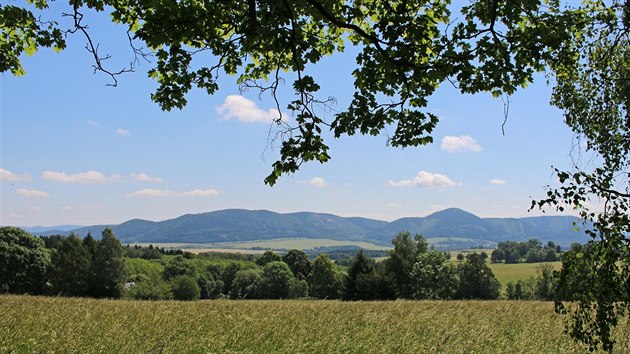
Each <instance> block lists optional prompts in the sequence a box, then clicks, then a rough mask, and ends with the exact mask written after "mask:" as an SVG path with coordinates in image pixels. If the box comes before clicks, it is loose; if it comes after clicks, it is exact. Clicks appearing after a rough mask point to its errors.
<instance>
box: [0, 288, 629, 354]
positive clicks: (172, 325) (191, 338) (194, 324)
mask: <svg viewBox="0 0 630 354" xmlns="http://www.w3.org/2000/svg"><path fill="white" fill-rule="evenodd" d="M628 329H629V327H628V325H627V324H623V325H622V326H621V327H620V328H619V329H618V331H617V333H616V338H617V340H618V341H619V343H618V344H617V348H619V349H623V348H630V333H629V330H628ZM626 350H627V349H626ZM0 352H3V353H4V352H17V353H23V352H112V353H113V352H115V353H152V352H165V353H182V352H186V353H200V352H227V353H229V352H243V353H269V352H285V353H337V352H344V353H576V352H584V348H583V347H580V346H579V345H577V344H575V343H574V342H572V341H571V339H570V338H568V336H566V335H565V334H563V323H562V318H561V317H558V316H556V315H555V314H554V313H553V311H552V304H551V303H544V302H510V301H493V302H480V301H451V302H441V301H423V302H412V301H395V302H355V303H344V302H338V301H287V300H284V301H283V300H280V301H226V300H219V301H200V302H192V303H190V302H189V303H185V302H174V301H161V302H141V301H113V300H93V299H68V298H45V297H29V296H1V297H0Z"/></svg>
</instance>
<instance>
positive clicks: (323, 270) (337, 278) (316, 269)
mask: <svg viewBox="0 0 630 354" xmlns="http://www.w3.org/2000/svg"><path fill="white" fill-rule="evenodd" d="M308 285H309V289H310V295H311V296H312V297H316V298H320V299H337V298H339V296H340V292H341V287H342V276H341V275H340V274H339V273H338V272H337V271H336V270H335V264H334V263H333V262H332V260H330V257H328V255H327V254H321V255H319V256H317V257H316V258H315V259H314V260H313V267H312V268H311V276H310V277H309V279H308Z"/></svg>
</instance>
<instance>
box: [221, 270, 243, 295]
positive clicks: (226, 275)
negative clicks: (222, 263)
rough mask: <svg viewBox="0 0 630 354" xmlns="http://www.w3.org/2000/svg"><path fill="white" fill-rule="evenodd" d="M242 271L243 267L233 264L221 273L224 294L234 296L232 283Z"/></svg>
mask: <svg viewBox="0 0 630 354" xmlns="http://www.w3.org/2000/svg"><path fill="white" fill-rule="evenodd" d="M240 269H241V266H240V265H239V264H238V263H236V262H231V263H230V264H228V265H227V267H225V269H223V272H222V273H221V281H222V282H223V293H224V294H230V295H231V294H232V283H233V282H234V278H235V277H236V273H237V272H238V271H239V270H240Z"/></svg>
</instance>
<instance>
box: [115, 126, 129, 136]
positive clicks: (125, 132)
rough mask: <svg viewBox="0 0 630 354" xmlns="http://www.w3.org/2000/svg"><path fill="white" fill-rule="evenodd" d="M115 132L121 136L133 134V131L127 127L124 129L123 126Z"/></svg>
mask: <svg viewBox="0 0 630 354" xmlns="http://www.w3.org/2000/svg"><path fill="white" fill-rule="evenodd" d="M115 133H116V134H117V135H120V136H129V135H131V132H129V130H125V129H122V128H118V129H116V132H115Z"/></svg>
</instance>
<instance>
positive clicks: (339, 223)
mask: <svg viewBox="0 0 630 354" xmlns="http://www.w3.org/2000/svg"><path fill="white" fill-rule="evenodd" d="M577 221H579V219H577V218H575V217H571V216H542V217H529V218H505V219H501V218H480V217H478V216H476V215H474V214H471V213H469V212H466V211H464V210H461V209H454V208H452V209H446V210H443V211H439V212H437V213H434V214H431V215H429V216H426V217H409V218H402V219H398V220H395V221H392V222H386V221H380V220H372V219H366V218H359V217H349V218H344V217H340V216H336V215H332V214H323V213H312V212H298V213H288V214H280V213H275V212H272V211H268V210H243V209H228V210H219V211H213V212H208V213H202V214H188V215H183V216H180V217H178V218H175V219H170V220H164V221H159V222H155V221H148V220H140V219H134V220H129V221H127V222H124V223H122V224H120V225H94V226H87V227H81V228H78V229H74V230H71V231H65V232H63V233H62V234H69V233H70V232H74V233H75V234H78V235H80V236H85V235H86V234H87V233H88V232H91V233H92V235H93V236H95V237H98V236H99V235H100V233H101V231H102V230H103V229H104V228H105V227H110V228H112V230H113V231H114V234H116V236H117V237H118V238H120V239H121V240H122V241H123V242H144V243H148V242H154V243H157V242H169V243H172V242H178V243H214V242H234V241H253V240H269V239H278V238H294V237H303V238H315V239H317V238H327V239H333V240H344V241H367V242H372V243H375V244H380V245H389V244H390V241H391V239H392V238H393V237H394V236H395V235H396V234H397V233H399V232H401V231H405V230H406V231H409V232H411V233H412V234H415V233H419V234H422V235H424V236H425V237H427V238H429V239H430V241H432V244H434V245H436V246H437V247H439V248H454V247H456V246H457V247H460V248H463V247H471V246H477V245H484V246H490V247H492V246H494V245H496V243H497V242H500V241H505V240H514V241H524V240H527V239H529V238H538V239H540V240H541V241H543V242H546V241H554V242H556V243H558V244H561V245H565V246H566V245H568V244H570V243H572V242H583V241H585V240H586V236H585V235H584V234H583V233H581V232H576V231H575V230H574V223H575V222H577ZM36 233H37V234H40V235H49V234H51V232H39V233H38V232H36ZM53 233H60V232H58V231H54V232H53Z"/></svg>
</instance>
